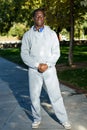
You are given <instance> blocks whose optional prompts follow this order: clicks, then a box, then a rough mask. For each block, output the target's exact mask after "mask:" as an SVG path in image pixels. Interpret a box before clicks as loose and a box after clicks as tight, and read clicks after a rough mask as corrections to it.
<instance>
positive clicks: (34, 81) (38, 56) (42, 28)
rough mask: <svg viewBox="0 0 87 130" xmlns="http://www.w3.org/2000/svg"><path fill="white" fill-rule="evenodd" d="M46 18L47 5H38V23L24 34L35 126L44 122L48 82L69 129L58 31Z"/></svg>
mask: <svg viewBox="0 0 87 130" xmlns="http://www.w3.org/2000/svg"><path fill="white" fill-rule="evenodd" d="M44 19H45V14H44V11H43V9H36V10H35V11H34V13H33V20H34V26H32V27H31V29H30V30H29V31H27V32H26V33H25V34H24V36H23V39H22V46H21V57H22V59H23V61H24V63H25V64H26V65H28V67H29V71H28V74H29V90H30V98H31V102H32V105H31V109H32V114H33V123H32V128H38V126H39V125H40V123H41V114H40V93H41V89H42V86H43V82H44V83H45V86H46V89H47V92H48V95H49V98H50V101H51V103H52V106H53V109H54V111H55V114H56V116H57V118H58V119H59V120H60V123H61V124H62V125H63V126H64V127H65V128H66V129H70V128H71V125H70V123H69V122H68V117H67V113H66V110H65V107H64V104H63V99H62V96H61V92H60V88H59V81H58V78H57V74H56V69H55V64H56V62H57V60H58V59H59V57H60V48H59V41H58V38H57V35H56V33H55V32H54V31H53V30H51V29H50V27H48V26H46V25H44Z"/></svg>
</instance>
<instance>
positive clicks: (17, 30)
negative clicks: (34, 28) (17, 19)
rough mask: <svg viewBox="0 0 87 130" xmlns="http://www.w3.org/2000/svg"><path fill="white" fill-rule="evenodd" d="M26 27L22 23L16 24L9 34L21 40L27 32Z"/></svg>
mask: <svg viewBox="0 0 87 130" xmlns="http://www.w3.org/2000/svg"><path fill="white" fill-rule="evenodd" d="M26 30H27V29H26V26H25V25H24V24H21V23H15V24H14V25H13V26H12V27H11V28H10V30H9V32H8V34H9V35H11V36H17V37H18V39H21V38H22V36H23V34H24V32H25V31H26Z"/></svg>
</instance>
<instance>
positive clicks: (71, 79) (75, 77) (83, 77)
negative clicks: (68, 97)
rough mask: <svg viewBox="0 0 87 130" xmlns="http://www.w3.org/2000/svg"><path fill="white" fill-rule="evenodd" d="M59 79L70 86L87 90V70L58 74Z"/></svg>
mask: <svg viewBox="0 0 87 130" xmlns="http://www.w3.org/2000/svg"><path fill="white" fill-rule="evenodd" d="M58 77H59V79H60V80H62V81H65V82H66V83H68V84H70V85H73V86H75V87H77V88H81V89H85V90H87V68H80V69H74V70H73V69H70V70H64V71H61V72H58Z"/></svg>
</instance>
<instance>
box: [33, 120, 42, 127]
mask: <svg viewBox="0 0 87 130" xmlns="http://www.w3.org/2000/svg"><path fill="white" fill-rule="evenodd" d="M40 123H41V122H40V121H38V122H33V123H32V128H38V127H39V125H40Z"/></svg>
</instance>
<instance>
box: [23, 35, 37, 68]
mask: <svg viewBox="0 0 87 130" xmlns="http://www.w3.org/2000/svg"><path fill="white" fill-rule="evenodd" d="M28 38H29V37H28V33H25V34H24V36H23V38H22V45H21V58H22V60H23V62H24V63H25V64H26V65H27V66H29V67H31V68H34V69H37V68H38V66H39V63H38V62H37V61H36V59H35V58H34V57H31V56H30V54H29V52H30V44H29V39H28Z"/></svg>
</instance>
